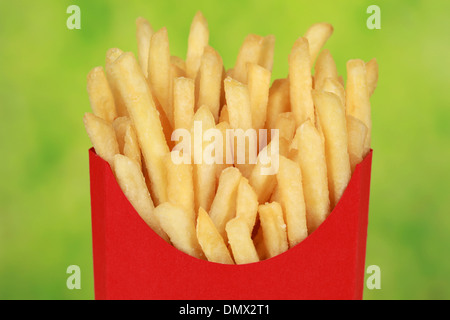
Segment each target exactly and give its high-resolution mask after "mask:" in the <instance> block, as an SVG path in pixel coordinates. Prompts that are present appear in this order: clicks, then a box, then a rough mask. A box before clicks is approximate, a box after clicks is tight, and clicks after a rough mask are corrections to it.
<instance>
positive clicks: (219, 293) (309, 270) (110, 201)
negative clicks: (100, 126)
mask: <svg viewBox="0 0 450 320" xmlns="http://www.w3.org/2000/svg"><path fill="white" fill-rule="evenodd" d="M89 164H90V187H91V209H92V242H93V262H94V287H95V298H96V299H127V300H128V299H152V300H153V299H154V300H300V299H346V300H347V299H362V295H363V285H364V268H365V255H366V239H367V225H368V211H369V193H370V174H371V165H372V150H371V151H370V153H369V154H368V155H367V156H366V157H365V159H364V160H363V162H362V163H360V164H359V165H358V166H357V167H356V169H355V171H354V173H353V176H352V178H351V180H350V182H349V184H348V186H347V189H346V190H345V192H344V194H343V196H342V198H341V199H340V201H339V203H338V204H337V206H336V207H335V208H334V210H333V211H332V212H331V214H330V215H329V216H328V218H327V219H326V220H325V221H324V222H323V223H322V224H321V225H320V226H319V228H318V229H316V231H314V232H313V233H312V234H311V235H309V236H308V237H307V238H306V239H305V240H303V241H302V242H301V243H299V244H298V245H296V246H295V247H293V248H291V249H289V250H288V251H286V252H284V253H282V254H280V255H278V256H275V257H273V258H270V259H267V260H263V261H261V262H257V263H249V264H243V265H224V264H218V263H213V262H208V261H205V260H200V259H197V258H194V257H191V256H189V255H187V254H185V253H183V252H181V251H179V250H178V249H176V248H175V247H173V246H171V245H170V244H168V243H166V242H165V241H164V240H163V239H161V238H160V237H159V236H158V235H157V234H156V233H155V232H154V231H153V230H152V229H151V228H150V227H148V225H147V224H146V223H145V222H144V221H143V220H142V218H141V217H140V216H139V215H138V213H137V212H136V211H135V209H134V208H133V206H132V205H131V204H130V202H129V201H128V199H127V198H126V197H125V195H124V194H123V192H122V190H121V189H120V186H119V185H118V183H117V182H116V179H115V177H114V175H113V173H112V170H111V168H110V166H109V164H108V163H107V162H106V161H104V160H103V159H101V158H100V157H99V156H97V155H96V153H95V151H94V149H93V148H92V149H90V150H89Z"/></svg>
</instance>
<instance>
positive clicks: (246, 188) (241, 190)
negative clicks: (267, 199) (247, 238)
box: [236, 177, 258, 233]
mask: <svg viewBox="0 0 450 320" xmlns="http://www.w3.org/2000/svg"><path fill="white" fill-rule="evenodd" d="M257 213H258V196H257V195H256V193H255V191H254V190H253V188H252V187H251V186H250V184H249V183H248V180H247V179H246V178H244V177H242V178H241V181H240V182H239V186H238V190H237V196H236V217H242V218H243V219H244V220H245V221H246V223H247V226H248V229H249V230H250V233H251V232H252V231H253V226H254V225H255V221H256V215H257Z"/></svg>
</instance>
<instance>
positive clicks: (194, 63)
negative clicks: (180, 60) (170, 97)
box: [186, 11, 209, 79]
mask: <svg viewBox="0 0 450 320" xmlns="http://www.w3.org/2000/svg"><path fill="white" fill-rule="evenodd" d="M208 41H209V29H208V22H207V21H206V19H205V17H204V16H203V15H202V13H201V12H200V11H198V12H197V14H196V15H195V17H194V19H193V20H192V24H191V28H190V31H189V38H188V49H187V55H186V76H187V77H188V78H191V79H195V77H196V76H197V72H198V69H199V68H200V61H201V59H202V55H203V50H204V48H205V47H206V46H207V45H208Z"/></svg>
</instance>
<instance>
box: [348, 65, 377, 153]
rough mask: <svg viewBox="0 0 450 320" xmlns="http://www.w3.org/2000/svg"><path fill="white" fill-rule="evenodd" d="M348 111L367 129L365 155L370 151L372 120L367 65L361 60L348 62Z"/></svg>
mask: <svg viewBox="0 0 450 320" xmlns="http://www.w3.org/2000/svg"><path fill="white" fill-rule="evenodd" d="M345 97H346V110H347V114H350V115H352V116H354V117H355V118H357V119H359V120H361V121H362V122H363V123H364V124H365V125H366V127H367V135H366V139H365V142H364V154H367V153H368V152H369V149H370V142H371V131H372V119H371V115H370V112H371V111H370V100H369V90H368V89H367V78H366V65H365V63H364V61H362V60H359V59H354V60H349V61H348V62H347V86H346V96H345Z"/></svg>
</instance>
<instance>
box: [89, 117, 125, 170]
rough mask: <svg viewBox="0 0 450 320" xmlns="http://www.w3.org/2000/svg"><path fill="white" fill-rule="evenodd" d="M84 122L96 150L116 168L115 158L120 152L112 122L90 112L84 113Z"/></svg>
mask: <svg viewBox="0 0 450 320" xmlns="http://www.w3.org/2000/svg"><path fill="white" fill-rule="evenodd" d="M83 122H84V126H85V128H86V132H87V134H88V136H89V138H90V139H91V142H92V145H93V147H94V150H95V152H96V153H97V154H98V155H99V156H100V157H101V158H102V159H104V160H105V161H107V162H108V163H109V164H110V166H111V168H114V161H113V160H114V156H115V155H116V154H118V153H119V145H118V144H117V139H116V134H115V132H114V129H113V127H112V125H111V123H109V122H107V121H106V120H104V119H102V118H100V117H97V116H96V115H94V114H92V113H88V112H87V113H85V114H84V117H83Z"/></svg>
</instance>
